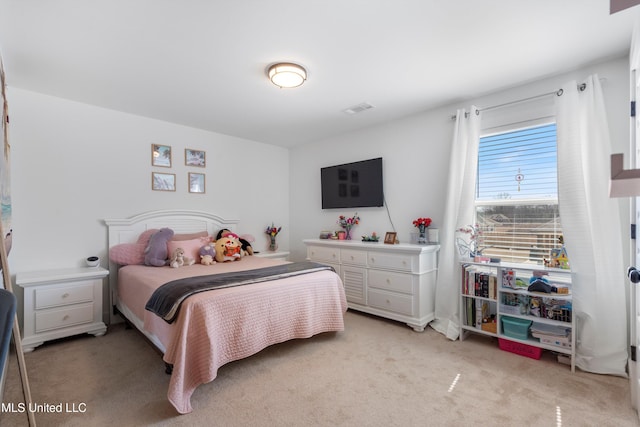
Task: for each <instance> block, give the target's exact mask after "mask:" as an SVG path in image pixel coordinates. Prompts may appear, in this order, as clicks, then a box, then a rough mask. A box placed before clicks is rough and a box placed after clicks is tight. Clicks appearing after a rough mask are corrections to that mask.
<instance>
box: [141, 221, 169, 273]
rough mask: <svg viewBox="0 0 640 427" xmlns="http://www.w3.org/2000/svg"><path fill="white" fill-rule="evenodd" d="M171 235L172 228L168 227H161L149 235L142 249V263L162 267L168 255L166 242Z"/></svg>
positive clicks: (165, 263)
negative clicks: (147, 241)
mask: <svg viewBox="0 0 640 427" xmlns="http://www.w3.org/2000/svg"><path fill="white" fill-rule="evenodd" d="M172 237H173V230H172V229H170V228H161V229H160V230H158V232H157V233H154V234H153V235H151V238H150V239H149V243H148V244H147V247H146V248H145V250H144V264H145V265H151V266H154V267H162V266H163V265H167V258H168V256H169V254H168V249H167V242H168V241H169V240H171V238H172Z"/></svg>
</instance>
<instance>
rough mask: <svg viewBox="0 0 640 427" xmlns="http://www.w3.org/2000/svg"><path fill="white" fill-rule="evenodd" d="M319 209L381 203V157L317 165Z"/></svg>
mask: <svg viewBox="0 0 640 427" xmlns="http://www.w3.org/2000/svg"><path fill="white" fill-rule="evenodd" d="M320 181H321V185H322V209H334V208H361V207H372V206H383V204H384V193H383V191H382V157H378V158H376V159H369V160H362V161H360V162H354V163H346V164H344V165H336V166H329V167H326V168H321V169H320Z"/></svg>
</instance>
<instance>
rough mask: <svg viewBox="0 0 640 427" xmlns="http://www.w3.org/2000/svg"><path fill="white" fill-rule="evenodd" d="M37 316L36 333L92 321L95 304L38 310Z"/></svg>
mask: <svg viewBox="0 0 640 427" xmlns="http://www.w3.org/2000/svg"><path fill="white" fill-rule="evenodd" d="M35 316H36V319H35V320H36V324H35V327H36V329H35V331H36V333H40V332H44V331H50V330H52V329H60V328H66V327H68V326H73V325H81V324H83V323H91V322H92V321H93V304H92V303H88V304H79V305H75V306H71V307H64V308H53V309H50V310H43V311H37V312H36V314H35Z"/></svg>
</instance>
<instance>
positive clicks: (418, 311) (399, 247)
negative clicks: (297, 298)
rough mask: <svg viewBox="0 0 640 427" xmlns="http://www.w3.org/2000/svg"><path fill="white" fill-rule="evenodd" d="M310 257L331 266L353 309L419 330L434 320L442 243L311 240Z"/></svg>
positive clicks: (307, 241)
mask: <svg viewBox="0 0 640 427" xmlns="http://www.w3.org/2000/svg"><path fill="white" fill-rule="evenodd" d="M304 243H305V245H307V259H309V260H312V261H316V262H320V263H323V264H327V265H330V266H332V267H333V268H334V270H335V271H336V273H338V275H339V276H340V278H341V279H342V283H343V284H344V288H345V294H346V297H347V304H348V306H349V308H350V309H353V310H358V311H362V312H364V313H369V314H374V315H376V316H381V317H385V318H387V319H392V320H397V321H399V322H404V323H406V324H407V325H408V326H410V327H411V328H413V329H414V330H415V331H416V332H422V331H424V328H425V326H427V324H428V323H429V322H431V321H432V320H433V319H434V314H435V302H434V301H435V289H436V287H435V286H436V274H437V255H438V251H439V250H440V246H438V245H412V244H406V243H405V244H396V245H390V244H385V243H382V242H378V243H374V242H361V241H356V240H331V239H309V240H305V241H304Z"/></svg>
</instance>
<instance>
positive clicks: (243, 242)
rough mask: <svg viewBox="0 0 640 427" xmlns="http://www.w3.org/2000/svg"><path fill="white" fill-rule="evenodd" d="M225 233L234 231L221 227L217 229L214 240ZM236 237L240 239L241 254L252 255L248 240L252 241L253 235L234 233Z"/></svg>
mask: <svg viewBox="0 0 640 427" xmlns="http://www.w3.org/2000/svg"><path fill="white" fill-rule="evenodd" d="M227 234H234V233H232V232H231V230H227V229H226V228H223V229H222V230H220V231H218V235H217V236H216V240H218V239H220V238H221V237H224V236H226V235H227ZM236 237H238V240H240V248H241V249H242V255H253V248H252V247H251V243H250V242H249V240H251V241H253V236H249V235H245V236H238V235H236Z"/></svg>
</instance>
